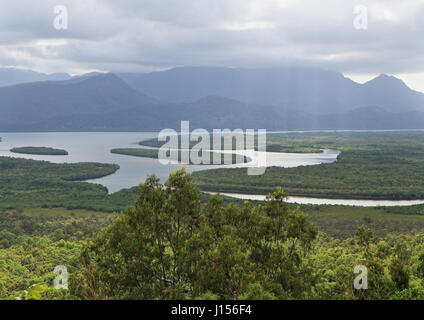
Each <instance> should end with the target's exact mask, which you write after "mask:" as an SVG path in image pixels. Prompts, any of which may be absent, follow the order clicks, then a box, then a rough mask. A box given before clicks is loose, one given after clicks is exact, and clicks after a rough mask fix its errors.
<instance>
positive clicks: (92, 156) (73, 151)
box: [0, 132, 424, 206]
mask: <svg viewBox="0 0 424 320" xmlns="http://www.w3.org/2000/svg"><path fill="white" fill-rule="evenodd" d="M0 137H1V138H2V141H1V142H0V156H10V157H18V158H26V159H34V160H45V161H50V162H54V163H75V162H102V163H116V164H118V165H119V166H120V169H119V170H118V171H117V172H116V173H114V174H112V175H109V176H106V177H103V178H100V179H93V180H90V181H89V182H92V183H98V184H101V185H103V186H105V187H107V188H108V190H109V192H111V193H112V192H116V191H119V190H121V189H123V188H130V187H133V186H136V185H138V184H140V183H141V182H143V181H144V180H145V179H146V177H147V176H149V175H151V174H155V175H156V176H157V177H159V178H160V179H161V180H162V181H163V182H164V181H165V179H166V178H167V177H168V175H169V173H170V172H172V171H175V170H176V169H178V168H180V167H181V166H182V165H180V164H169V165H163V164H161V163H160V162H159V161H158V160H157V159H151V158H140V157H132V156H124V155H118V154H112V153H110V150H111V149H113V148H137V147H140V146H139V145H138V142H139V141H142V140H147V139H152V138H156V137H157V133H155V132H59V133H56V132H48V133H38V132H37V133H0ZM24 146H31V147H34V146H35V147H37V146H39V147H43V146H45V147H52V148H59V149H65V150H66V151H68V152H69V155H67V156H40V155H24V154H15V153H11V152H10V151H9V150H10V149H11V148H15V147H24ZM247 155H248V156H249V154H247ZM337 155H338V152H337V151H334V150H325V151H324V152H323V153H278V152H268V153H267V154H266V161H267V166H279V167H286V168H289V167H297V166H307V165H317V164H320V163H331V162H334V161H336V158H337ZM248 166H251V164H237V165H221V166H219V165H190V166H188V167H187V171H189V172H193V171H198V170H205V169H212V168H228V167H248ZM230 196H233V197H237V198H242V199H253V200H262V199H263V198H264V196H261V195H237V194H230ZM289 201H290V202H297V203H310V204H341V205H363V206H383V205H390V206H392V205H412V204H418V203H424V200H422V201H421V200H413V201H385V200H347V199H318V198H301V197H291V198H290V199H289Z"/></svg>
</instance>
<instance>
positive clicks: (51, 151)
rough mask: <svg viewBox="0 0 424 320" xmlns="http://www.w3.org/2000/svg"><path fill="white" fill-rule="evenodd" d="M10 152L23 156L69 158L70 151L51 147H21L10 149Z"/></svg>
mask: <svg viewBox="0 0 424 320" xmlns="http://www.w3.org/2000/svg"><path fill="white" fill-rule="evenodd" d="M10 152H13V153H21V154H34V155H43V156H67V155H68V151H66V150H63V149H55V148H49V147H19V148H13V149H10Z"/></svg>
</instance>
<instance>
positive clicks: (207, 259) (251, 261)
mask: <svg viewBox="0 0 424 320" xmlns="http://www.w3.org/2000/svg"><path fill="white" fill-rule="evenodd" d="M286 197H287V195H286V194H285V193H284V192H283V191H282V189H277V190H276V191H275V192H274V193H273V194H271V195H269V197H268V198H267V201H266V203H265V205H252V204H250V203H248V202H246V203H244V204H243V205H242V206H236V205H234V204H229V205H227V204H224V202H223V200H222V199H221V198H219V197H211V198H210V200H209V201H208V202H207V203H205V204H202V203H201V201H200V198H201V197H200V192H199V190H198V189H197V188H196V186H195V184H194V182H193V179H192V177H191V175H190V174H188V173H186V172H185V171H184V170H179V171H177V172H175V173H173V174H171V175H170V177H169V179H168V182H167V184H166V186H164V185H162V184H160V183H159V179H157V178H156V177H154V176H152V177H150V178H148V179H147V180H146V182H145V183H144V184H142V185H140V187H139V191H138V195H137V199H136V202H135V205H134V207H132V208H129V209H128V210H127V211H126V212H125V213H123V214H122V215H120V216H119V217H118V218H117V219H116V221H115V222H114V223H113V224H112V225H111V226H110V227H109V228H107V229H105V230H104V231H103V232H101V233H100V234H99V235H98V236H97V237H96V238H94V239H93V240H92V241H91V242H90V243H88V244H87V245H86V246H85V247H84V249H83V251H82V253H81V264H82V269H81V270H80V272H79V273H77V274H74V275H73V277H72V279H71V290H72V293H73V294H74V295H76V296H77V297H80V298H85V299H190V298H220V299H238V298H246V299H248V298H264V299H272V298H277V299H281V298H302V297H304V296H305V295H307V292H308V290H309V289H308V288H312V287H313V285H314V281H315V277H314V273H313V270H311V269H310V268H308V267H307V266H306V265H304V263H303V260H304V259H303V257H304V256H305V254H306V253H307V252H308V250H309V248H310V246H311V243H312V241H313V240H314V239H315V237H316V230H315V228H314V226H313V225H312V224H311V223H310V222H309V221H308V219H307V216H306V215H304V214H303V213H301V212H299V211H296V210H291V209H289V207H288V206H287V204H286V202H285V199H286Z"/></svg>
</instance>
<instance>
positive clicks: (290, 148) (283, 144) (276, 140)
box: [139, 134, 322, 153]
mask: <svg viewBox="0 0 424 320" xmlns="http://www.w3.org/2000/svg"><path fill="white" fill-rule="evenodd" d="M287 135H288V136H290V135H289V134H287ZM270 137H271V138H270ZM282 138H283V137H282V135H281V134H279V135H269V136H268V137H267V145H266V151H268V152H288V153H320V152H322V149H321V148H320V147H319V146H317V145H316V144H315V143H314V141H309V140H302V141H297V140H293V139H282ZM243 139H244V138H243ZM231 140H232V150H236V149H237V143H236V141H237V140H236V138H235V137H231ZM224 142H225V138H224V137H222V138H221V146H223V145H224ZM243 142H244V143H246V146H245V148H246V149H249V148H253V147H254V146H253V145H249V144H248V141H246V140H244V141H243ZM165 143H166V141H159V140H158V139H157V138H156V139H150V140H145V141H141V142H140V143H139V144H140V145H142V146H147V147H153V148H160V147H162V146H163V145H164V144H165ZM197 143H198V141H190V142H189V149H191V148H193V147H194V146H195V145H196V144H197ZM209 143H210V149H212V150H213V149H214V143H213V137H212V136H211V137H210V141H209ZM254 143H255V144H257V137H255V142H254ZM179 147H181V136H178V144H177V145H176V146H175V149H178V148H179ZM215 150H217V149H215ZM221 150H223V148H221Z"/></svg>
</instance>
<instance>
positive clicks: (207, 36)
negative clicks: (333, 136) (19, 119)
mask: <svg viewBox="0 0 424 320" xmlns="http://www.w3.org/2000/svg"><path fill="white" fill-rule="evenodd" d="M0 4H1V7H0V66H3V67H6V66H7V67H11V66H13V67H19V68H29V69H33V70H36V71H41V72H47V73H51V72H69V73H72V74H78V73H83V72H87V71H93V70H98V71H130V72H131V71H152V70H161V69H167V68H170V67H174V66H197V65H214V66H229V67H261V66H267V67H272V66H287V65H299V66H318V67H322V68H326V69H330V70H336V71H340V72H343V73H344V74H345V75H347V76H350V77H352V78H353V79H354V80H357V81H361V82H362V81H365V80H367V79H369V78H371V77H373V76H375V75H378V74H380V73H387V74H392V75H395V76H398V77H400V78H402V79H403V80H404V81H405V82H406V83H407V84H408V85H409V86H411V87H412V88H414V89H417V90H420V91H424V0H403V1H402V0H379V1H375V0H362V1H351V0H320V1H312V0H98V1H96V0H69V1H67V0H60V1H59V0H56V1H55V0H39V1H35V0H14V1H10V0H0ZM57 5H65V6H66V7H67V9H68V15H69V20H68V29H67V30H57V29H55V28H54V23H53V22H54V19H55V14H54V8H55V7H56V6H57ZM358 5H363V6H365V7H366V8H367V10H368V28H367V29H359V30H358V29H356V28H355V27H354V19H355V18H356V19H358V14H355V9H354V8H355V7H356V6H358ZM361 13H362V14H363V11H361ZM361 17H363V16H361ZM356 22H357V23H358V20H356ZM363 22H364V20H363V19H361V20H360V23H362V24H361V26H364V24H363Z"/></svg>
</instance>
